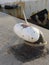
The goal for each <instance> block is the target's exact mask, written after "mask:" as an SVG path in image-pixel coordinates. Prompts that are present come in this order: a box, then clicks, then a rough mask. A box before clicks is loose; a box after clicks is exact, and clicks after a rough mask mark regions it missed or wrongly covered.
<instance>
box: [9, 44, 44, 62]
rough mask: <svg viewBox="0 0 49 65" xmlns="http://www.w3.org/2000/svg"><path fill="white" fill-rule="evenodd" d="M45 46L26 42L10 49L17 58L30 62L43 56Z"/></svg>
mask: <svg viewBox="0 0 49 65" xmlns="http://www.w3.org/2000/svg"><path fill="white" fill-rule="evenodd" d="M43 50H44V46H42V47H31V46H28V45H25V44H19V45H15V46H12V47H11V48H10V51H11V52H12V54H14V56H15V58H17V60H19V61H21V62H28V61H31V60H35V59H37V58H40V57H42V55H43Z"/></svg>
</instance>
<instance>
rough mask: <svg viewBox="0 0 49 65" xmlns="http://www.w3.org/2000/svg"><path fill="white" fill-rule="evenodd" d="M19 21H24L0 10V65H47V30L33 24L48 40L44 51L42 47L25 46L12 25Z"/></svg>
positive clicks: (48, 58) (48, 55)
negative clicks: (45, 51)
mask: <svg viewBox="0 0 49 65" xmlns="http://www.w3.org/2000/svg"><path fill="white" fill-rule="evenodd" d="M19 22H24V21H23V20H20V19H17V18H14V17H12V16H10V15H7V14H4V13H1V12H0V65H49V35H48V34H49V30H46V29H43V28H40V27H38V26H36V25H33V26H35V27H37V28H39V29H40V30H41V31H43V33H44V36H45V39H46V40H47V42H48V44H47V45H46V48H47V53H44V52H43V49H44V47H42V48H41V47H40V48H39V47H36V48H34V47H30V46H27V45H25V44H24V41H23V40H22V39H20V38H18V36H16V35H15V33H14V32H13V27H14V25H15V24H16V23H19Z"/></svg>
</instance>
